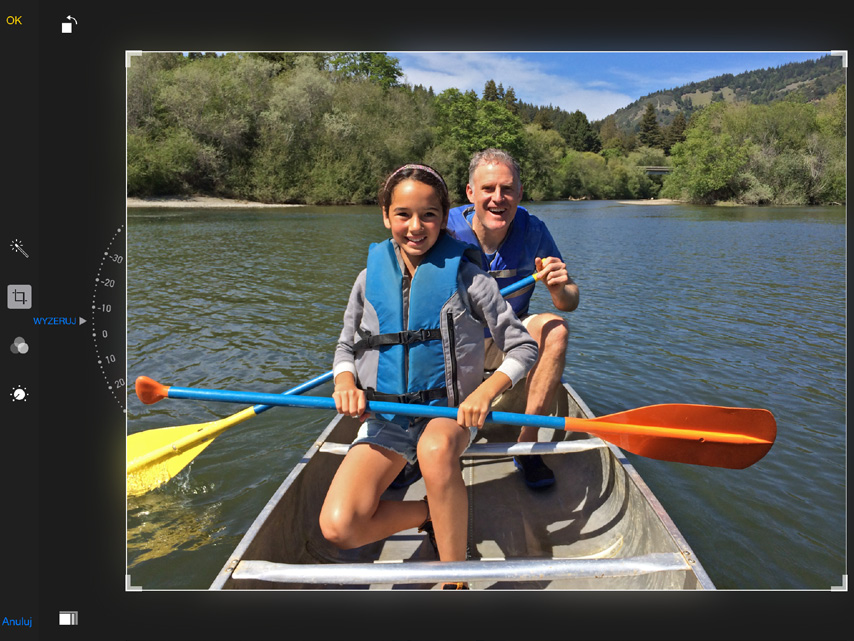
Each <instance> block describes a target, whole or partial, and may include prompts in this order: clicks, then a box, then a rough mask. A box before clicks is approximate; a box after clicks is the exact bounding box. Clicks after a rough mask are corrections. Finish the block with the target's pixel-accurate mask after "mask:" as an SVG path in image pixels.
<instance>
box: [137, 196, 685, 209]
mask: <svg viewBox="0 0 854 641" xmlns="http://www.w3.org/2000/svg"><path fill="white" fill-rule="evenodd" d="M617 202H618V203H619V204H621V205H679V204H684V203H683V202H682V201H680V200H672V199H670V198H650V199H648V200H618V201H617ZM300 206H302V205H287V204H282V203H259V202H254V201H251V200H237V199H233V198H214V197H212V196H158V197H156V198H128V199H127V207H128V209H141V208H150V207H163V208H169V209H174V208H192V209H239V208H246V209H257V208H261V207H279V208H281V207H300Z"/></svg>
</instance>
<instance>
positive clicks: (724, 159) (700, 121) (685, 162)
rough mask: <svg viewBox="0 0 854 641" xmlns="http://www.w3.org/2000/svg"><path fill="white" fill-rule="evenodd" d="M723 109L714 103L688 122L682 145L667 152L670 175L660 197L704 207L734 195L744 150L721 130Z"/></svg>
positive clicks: (743, 159)
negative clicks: (698, 203)
mask: <svg viewBox="0 0 854 641" xmlns="http://www.w3.org/2000/svg"><path fill="white" fill-rule="evenodd" d="M725 109H726V103H718V104H717V105H713V106H710V107H707V108H706V109H704V110H703V111H702V112H700V113H699V114H698V115H697V116H695V117H694V118H693V119H692V126H691V127H690V128H689V129H688V131H687V133H686V136H685V141H684V142H681V143H677V144H675V145H674V146H673V148H672V149H671V158H672V162H673V172H672V173H671V174H670V175H669V176H667V177H666V178H665V180H664V190H663V193H664V194H666V195H669V196H670V197H675V198H683V197H687V199H689V200H692V201H696V202H707V203H708V202H715V201H718V200H730V199H732V198H734V196H735V195H736V194H737V193H738V181H739V174H740V172H741V171H742V170H743V169H744V167H745V165H746V163H747V160H748V156H749V153H748V146H747V145H746V144H739V143H738V142H737V141H736V140H734V138H733V136H732V135H731V134H729V133H727V132H725V131H723V130H722V128H721V119H720V116H721V114H722V113H723V112H724V110H725Z"/></svg>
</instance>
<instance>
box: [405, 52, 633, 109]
mask: <svg viewBox="0 0 854 641" xmlns="http://www.w3.org/2000/svg"><path fill="white" fill-rule="evenodd" d="M392 55H394V56H396V57H398V59H399V60H400V61H401V69H402V70H403V72H404V74H405V77H404V82H406V83H408V84H411V85H422V86H424V87H432V88H433V90H434V91H435V92H436V93H440V92H442V91H444V90H445V89H450V88H457V89H460V90H461V91H467V90H469V89H471V90H474V91H475V92H476V93H477V94H478V95H481V94H482V93H483V87H484V85H485V84H486V82H487V81H488V80H494V81H495V82H496V83H500V84H501V85H503V87H504V88H505V89H507V88H509V87H513V91H514V92H515V93H516V98H517V99H518V100H520V101H522V102H525V103H528V104H533V105H538V106H548V105H552V106H554V107H560V108H561V109H564V110H565V111H568V112H573V111H576V110H580V111H581V112H582V113H584V114H585V115H586V116H587V118H588V119H589V120H591V121H593V120H600V119H602V118H604V117H605V116H607V115H609V114H612V113H614V111H616V110H617V109H619V108H620V107H625V106H626V105H628V104H629V103H631V102H632V101H633V100H635V98H634V97H631V96H629V95H628V94H625V93H621V92H619V91H614V90H613V88H612V86H610V85H609V84H608V83H606V82H603V81H601V80H596V81H594V82H591V83H586V84H585V83H581V82H579V81H577V80H574V79H573V78H572V77H571V76H569V75H558V74H555V73H552V72H549V71H547V70H545V68H544V67H543V65H541V64H539V63H537V62H534V61H530V60H525V59H523V58H521V57H519V56H514V55H513V54H512V53H490V52H486V53H477V52H412V53H405V54H397V53H395V54H392Z"/></svg>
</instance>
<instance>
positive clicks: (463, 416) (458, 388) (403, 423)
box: [320, 164, 537, 589]
mask: <svg viewBox="0 0 854 641" xmlns="http://www.w3.org/2000/svg"><path fill="white" fill-rule="evenodd" d="M379 201H380V206H381V207H382V215H383V223H384V224H385V226H386V228H387V229H389V230H390V232H391V238H390V239H388V240H386V241H384V242H381V243H377V244H373V245H371V248H370V250H369V251H368V261H367V267H366V268H365V269H364V270H363V271H362V272H361V273H360V274H359V276H358V277H357V278H356V282H355V284H354V286H353V289H352V292H351V294H350V299H349V302H348V305H347V309H346V312H345V314H344V327H343V329H342V331H341V335H340V337H339V341H338V345H337V347H336V350H335V358H334V363H333V372H334V377H335V390H334V392H333V398H334V399H335V405H336V408H337V410H338V412H340V413H342V414H347V415H350V416H353V417H360V418H361V419H362V420H363V424H362V426H361V428H360V430H359V433H358V435H357V437H356V439H355V440H354V441H353V444H352V445H351V447H350V449H349V450H348V453H347V455H346V456H345V457H344V460H343V461H342V463H341V466H340V467H339V469H338V471H337V473H336V474H335V477H334V479H333V480H332V483H331V485H330V487H329V490H328V493H327V495H326V500H325V501H324V504H323V508H322V509H321V513H320V526H321V530H322V532H323V535H324V536H325V537H326V538H327V539H328V540H329V541H331V542H332V543H333V544H335V545H337V546H338V547H340V548H344V549H348V548H355V547H359V546H362V545H366V544H368V543H372V542H374V541H378V540H381V539H384V538H386V537H388V536H391V535H392V534H395V533H397V532H400V531H402V530H406V529H409V528H413V527H418V529H419V531H424V532H426V533H427V534H428V536H429V538H430V541H431V543H432V544H433V546H434V548H435V549H436V551H437V552H438V555H439V558H440V560H442V561H463V560H465V558H466V541H467V527H468V520H467V512H468V498H467V495H466V488H465V484H464V482H463V478H462V473H461V471H460V463H459V459H460V455H461V454H462V453H463V451H464V450H465V449H466V448H467V447H468V446H469V444H470V443H471V441H472V439H473V438H474V436H475V434H476V433H477V430H478V429H479V428H480V427H482V426H483V423H484V420H485V418H486V415H487V414H488V413H489V411H490V404H491V402H492V400H493V399H494V398H495V397H496V396H498V395H499V394H500V393H502V392H504V391H505V390H507V389H509V388H510V387H512V386H513V385H515V384H516V382H517V381H519V380H520V379H521V378H523V377H524V376H525V375H526V374H527V372H528V370H529V369H530V368H531V367H532V366H533V364H534V362H535V361H536V358H537V346H536V343H535V342H534V340H533V339H532V338H531V336H530V335H529V334H528V333H527V331H526V330H525V329H524V327H522V324H521V322H520V321H519V320H518V319H517V318H516V315H515V314H514V313H513V310H512V308H511V307H510V305H509V304H508V303H507V302H506V301H505V300H504V299H503V298H502V296H501V294H500V293H499V290H498V285H497V284H496V282H495V280H494V279H493V278H492V277H491V276H489V275H488V274H486V273H485V272H484V271H483V270H482V269H481V268H480V266H479V265H480V258H479V255H478V254H477V253H476V252H474V249H473V248H472V247H470V246H468V245H465V244H463V243H461V242H460V241H457V240H455V239H454V238H452V237H451V236H449V235H447V234H446V233H445V227H446V225H447V221H448V211H449V209H450V197H449V195H448V188H447V186H446V185H445V181H444V180H443V179H442V177H441V176H440V175H439V173H438V172H436V171H435V170H434V169H432V168H431V167H428V166H426V165H413V164H410V165H404V166H403V167H400V168H399V169H397V170H396V171H394V172H392V174H391V175H390V176H389V177H388V178H387V180H386V181H385V183H384V185H383V187H382V189H381V190H380V194H379ZM470 251H471V252H473V253H472V254H471V259H469V258H467V254H468V252H470ZM486 327H488V328H489V330H490V331H491V334H492V336H493V337H495V340H496V343H500V344H499V345H498V346H499V347H500V348H501V350H502V351H504V352H505V353H506V354H507V357H506V358H505V359H504V362H503V363H502V364H501V366H500V367H499V368H498V369H497V370H496V371H495V372H494V373H493V374H492V375H490V376H489V377H488V378H487V379H486V380H484V378H483V371H484V370H483V358H484V353H483V336H484V328H486ZM370 400H376V401H392V402H405V403H419V404H422V405H443V406H446V407H447V406H451V407H454V406H456V407H458V408H459V410H458V413H457V420H456V421H454V420H452V419H449V418H432V419H430V418H415V417H408V416H400V415H394V414H371V415H370V416H368V415H367V414H366V408H367V403H366V401H370ZM416 460H417V461H418V462H419V464H420V468H421V473H422V475H423V477H424V484H425V486H426V488H427V496H426V497H425V498H424V499H423V500H421V501H384V500H380V496H381V495H382V494H383V492H384V491H385V490H386V489H387V488H388V487H389V484H390V483H391V482H392V481H393V480H394V479H395V477H396V476H397V474H398V473H399V472H400V471H401V470H402V469H403V467H404V465H406V463H407V462H409V463H414V462H415V461H416ZM443 589H467V585H465V584H464V583H460V582H457V583H446V584H444V585H443Z"/></svg>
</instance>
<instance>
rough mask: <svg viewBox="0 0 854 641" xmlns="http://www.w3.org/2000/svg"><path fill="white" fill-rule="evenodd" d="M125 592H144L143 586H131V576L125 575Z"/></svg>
mask: <svg viewBox="0 0 854 641" xmlns="http://www.w3.org/2000/svg"><path fill="white" fill-rule="evenodd" d="M125 590H142V586H141V585H131V583H130V574H125Z"/></svg>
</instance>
